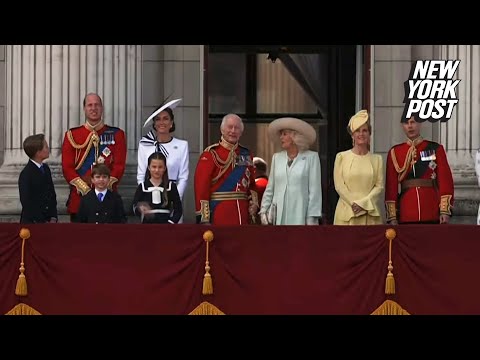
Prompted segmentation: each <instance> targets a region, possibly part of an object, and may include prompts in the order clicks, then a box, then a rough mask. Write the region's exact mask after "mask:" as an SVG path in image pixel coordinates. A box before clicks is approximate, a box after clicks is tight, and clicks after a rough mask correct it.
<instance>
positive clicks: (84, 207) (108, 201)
mask: <svg viewBox="0 0 480 360" xmlns="http://www.w3.org/2000/svg"><path fill="white" fill-rule="evenodd" d="M91 177H92V184H93V185H94V186H95V190H94V191H89V192H88V193H87V194H86V195H84V196H82V198H81V199H80V207H79V208H78V213H77V222H80V223H92V224H105V223H120V224H124V223H126V222H127V216H126V214H125V209H124V207H123V200H122V198H121V196H120V195H119V194H118V192H116V191H115V192H113V191H111V190H109V189H108V184H109V183H110V169H109V168H108V166H107V165H105V164H101V163H100V164H95V165H93V166H92V172H91Z"/></svg>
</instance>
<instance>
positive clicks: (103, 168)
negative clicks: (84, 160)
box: [92, 164, 110, 178]
mask: <svg viewBox="0 0 480 360" xmlns="http://www.w3.org/2000/svg"><path fill="white" fill-rule="evenodd" d="M95 175H106V176H108V177H110V169H109V167H108V166H107V165H105V164H95V165H93V166H92V178H93V177H94V176H95Z"/></svg>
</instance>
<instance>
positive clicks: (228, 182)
mask: <svg viewBox="0 0 480 360" xmlns="http://www.w3.org/2000/svg"><path fill="white" fill-rule="evenodd" d="M240 155H243V156H245V157H247V156H249V155H250V153H249V151H248V150H247V149H245V148H240ZM246 170H247V166H246V165H239V166H235V168H234V169H233V170H232V172H231V173H230V175H229V176H228V177H227V178H226V179H225V181H224V182H223V183H222V185H220V187H219V188H218V189H217V192H223V191H232V189H233V188H234V186H235V185H236V184H237V183H238V182H239V181H240V179H241V178H242V176H243V175H244V174H245V171H246ZM219 202H220V200H210V222H213V215H214V212H215V208H216V207H217V205H218V203H219Z"/></svg>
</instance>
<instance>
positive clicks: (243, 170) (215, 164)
mask: <svg viewBox="0 0 480 360" xmlns="http://www.w3.org/2000/svg"><path fill="white" fill-rule="evenodd" d="M194 188H195V213H196V216H197V223H211V224H215V225H241V224H248V223H249V222H250V221H251V219H250V215H249V213H248V207H249V201H250V199H251V200H252V201H253V202H254V203H255V204H257V205H258V198H257V192H256V191H255V167H254V166H253V155H252V153H251V152H250V151H249V150H248V149H247V148H245V147H243V146H240V145H238V144H235V145H232V144H229V143H228V142H226V141H224V140H222V141H220V143H217V144H213V145H211V146H209V147H208V148H206V149H205V150H204V152H203V153H202V154H201V155H200V159H199V161H198V164H197V167H196V169H195V178H194Z"/></svg>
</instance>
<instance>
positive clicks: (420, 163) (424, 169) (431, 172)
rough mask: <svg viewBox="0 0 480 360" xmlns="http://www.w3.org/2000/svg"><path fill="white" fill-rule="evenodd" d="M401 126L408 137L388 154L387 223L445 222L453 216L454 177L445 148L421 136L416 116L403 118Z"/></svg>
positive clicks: (386, 182)
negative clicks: (399, 190)
mask: <svg viewBox="0 0 480 360" xmlns="http://www.w3.org/2000/svg"><path fill="white" fill-rule="evenodd" d="M402 126H403V130H404V132H405V134H406V135H407V138H408V139H407V141H406V142H404V143H401V144H398V145H395V146H393V147H392V148H391V149H390V151H389V152H388V156H387V167H386V178H385V207H386V216H387V222H388V223H389V224H391V225H397V224H399V223H400V224H408V223H413V224H422V223H423V224H438V223H440V224H446V223H448V222H449V220H450V216H451V215H452V207H453V177H452V172H451V170H450V166H449V164H448V160H447V155H446V153H445V150H444V148H443V146H442V145H441V144H438V143H436V142H433V141H428V140H425V139H423V138H422V136H421V135H420V130H421V123H420V122H417V121H416V120H415V118H414V117H411V118H410V119H408V121H406V120H403V119H402ZM399 185H400V188H401V192H400V194H399V193H398V188H399Z"/></svg>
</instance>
